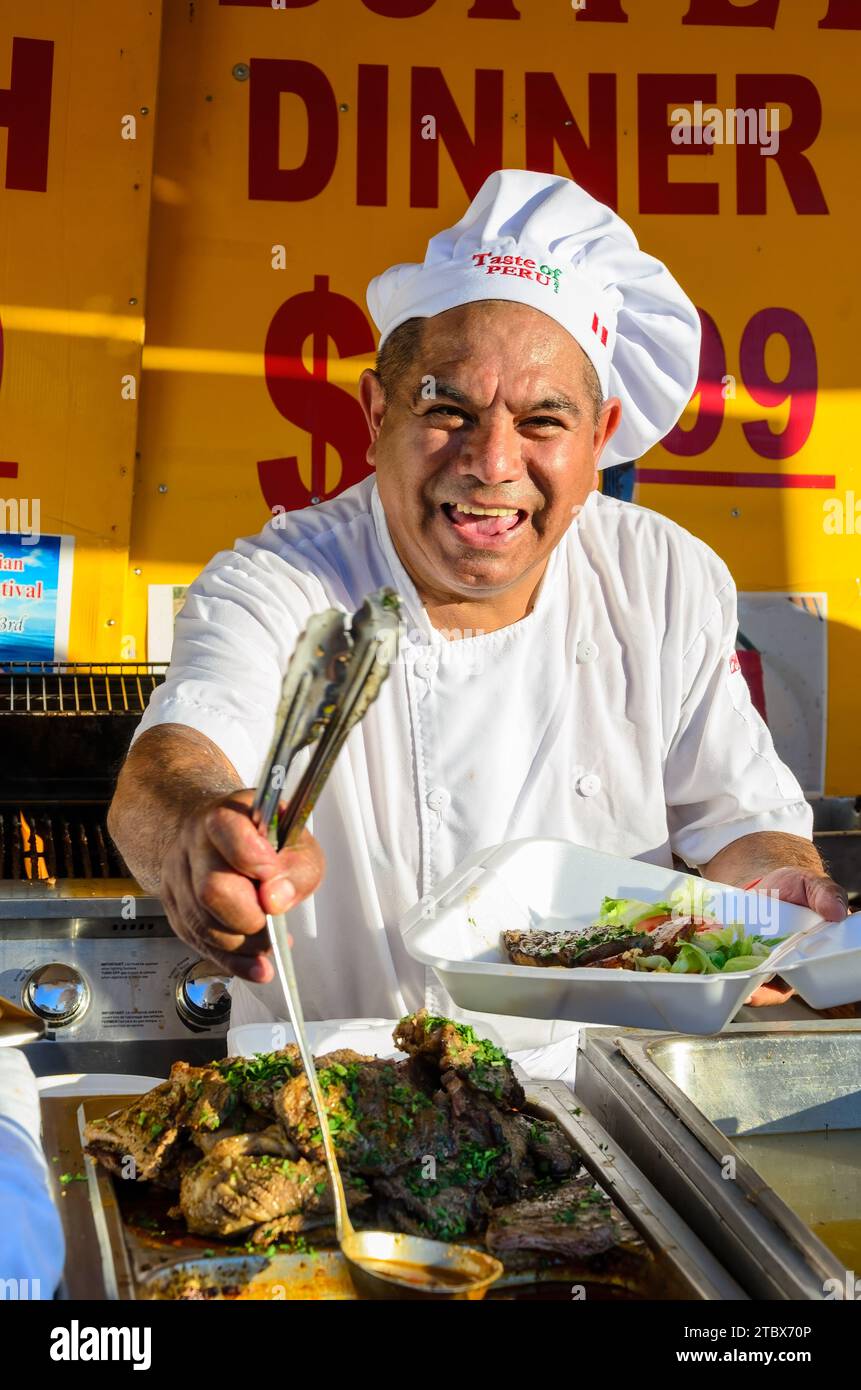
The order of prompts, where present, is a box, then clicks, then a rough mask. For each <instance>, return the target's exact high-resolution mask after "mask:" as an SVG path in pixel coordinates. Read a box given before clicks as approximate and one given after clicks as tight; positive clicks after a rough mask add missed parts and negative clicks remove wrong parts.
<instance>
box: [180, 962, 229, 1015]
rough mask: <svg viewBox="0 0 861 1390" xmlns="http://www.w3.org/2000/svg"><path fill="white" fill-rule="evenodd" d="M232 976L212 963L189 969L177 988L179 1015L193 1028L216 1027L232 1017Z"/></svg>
mask: <svg viewBox="0 0 861 1390" xmlns="http://www.w3.org/2000/svg"><path fill="white" fill-rule="evenodd" d="M229 983H230V976H229V975H226V974H225V973H224V972H223V971H221V970H219V968H218V966H217V965H213V964H212V961H208V960H199V961H197V963H196V964H195V965H192V966H189V968H188V970H186V972H185V974H184V975H183V976H182V978H181V979H180V980H179V982H178V984H177V987H176V1007H177V1011H178V1013H179V1016H180V1018H181V1019H183V1021H184V1022H185V1023H190V1024H191V1025H192V1026H193V1027H197V1028H199V1027H201V1026H203V1027H205V1028H212V1027H214V1026H215V1024H217V1023H226V1021H227V1019H228V1018H229V1017H230V1004H231V999H230V990H229V988H228V985H229Z"/></svg>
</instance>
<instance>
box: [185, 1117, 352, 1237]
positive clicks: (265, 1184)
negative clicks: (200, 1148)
mask: <svg viewBox="0 0 861 1390" xmlns="http://www.w3.org/2000/svg"><path fill="white" fill-rule="evenodd" d="M255 1138H256V1136H247V1135H239V1136H235V1137H233V1138H230V1139H223V1140H221V1142H220V1143H218V1144H216V1145H214V1147H213V1148H212V1150H211V1151H210V1153H209V1154H208V1155H207V1156H206V1158H202V1159H201V1160H200V1161H199V1162H198V1163H196V1164H195V1166H194V1167H193V1168H192V1169H190V1170H189V1172H187V1173H186V1174H185V1176H184V1178H183V1180H182V1186H181V1188H180V1196H179V1205H180V1208H181V1210H182V1214H183V1216H184V1217H185V1220H186V1223H187V1225H188V1229H189V1230H190V1231H193V1232H194V1233H195V1234H196V1235H204V1236H234V1235H241V1234H242V1233H243V1232H245V1231H250V1230H251V1228H252V1227H254V1226H259V1225H261V1224H262V1223H272V1222H275V1221H280V1220H283V1219H286V1218H288V1217H289V1218H291V1223H292V1224H291V1225H290V1226H289V1229H290V1230H291V1231H300V1230H303V1229H305V1228H306V1227H307V1226H309V1225H313V1224H315V1221H317V1223H318V1224H319V1219H320V1218H322V1219H326V1218H327V1217H328V1215H329V1214H330V1213H331V1212H332V1210H333V1202H332V1191H331V1187H330V1185H329V1179H328V1176H327V1173H326V1168H325V1165H324V1164H321V1163H309V1162H308V1161H307V1159H304V1158H300V1159H298V1160H297V1161H295V1162H294V1161H293V1160H291V1159H289V1158H279V1157H277V1156H276V1155H274V1154H272V1153H271V1152H264V1153H260V1152H257V1151H256V1146H255V1143H254V1139H255ZM249 1139H250V1140H251V1142H250V1143H249V1142H243V1140H249ZM267 1148H268V1145H267ZM345 1191H346V1196H347V1203H348V1205H356V1203H358V1202H363V1201H366V1200H367V1198H368V1196H369V1195H370V1194H369V1193H368V1191H367V1189H366V1188H364V1187H361V1188H360V1187H359V1186H358V1185H357V1184H356V1183H355V1182H353V1183H352V1184H347V1185H346V1186H345ZM285 1229H288V1228H285Z"/></svg>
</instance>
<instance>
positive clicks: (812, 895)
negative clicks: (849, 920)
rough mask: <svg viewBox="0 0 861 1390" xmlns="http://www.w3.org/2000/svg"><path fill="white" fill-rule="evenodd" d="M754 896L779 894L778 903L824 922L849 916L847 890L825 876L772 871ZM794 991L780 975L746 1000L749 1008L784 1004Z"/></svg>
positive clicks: (789, 870) (800, 872) (791, 869)
mask: <svg viewBox="0 0 861 1390" xmlns="http://www.w3.org/2000/svg"><path fill="white" fill-rule="evenodd" d="M756 891H757V893H767V892H772V893H775V892H776V893H778V894H779V896H780V900H781V902H785V903H797V904H798V906H799V907H809V908H811V909H812V910H813V911H814V912H815V913H817V914H818V916H820V917H823V918H824V919H825V920H826V921H827V922H842V920H843V918H844V917H845V916H846V915H847V913H848V912H849V899H848V897H847V895H846V889H845V888H841V887H840V885H839V883H835V882H834V880H833V878H829V877H828V875H827V874H817V873H813V872H812V871H811V870H809V869H793V868H786V869H772V870H771V872H770V873H767V874H766V875H765V876H764V877H763V878H761V879H760V880H759V882H758V883H757V884H756ZM794 993H795V990H794V989H793V988H792V986H791V985H787V984H785V983H784V982H783V981H782V980H781V978H780V976H779V975H777V976H775V977H774V979H773V980H772V981H771V983H770V984H767V985H760V986H759V989H755V990H754V992H753V994H752V995H751V996H750V998H749V999H748V1000H747V1003H748V1004H753V1005H759V1004H783V1003H785V1002H786V1000H787V999H789V998H790V997H791V996H792V995H793V994H794Z"/></svg>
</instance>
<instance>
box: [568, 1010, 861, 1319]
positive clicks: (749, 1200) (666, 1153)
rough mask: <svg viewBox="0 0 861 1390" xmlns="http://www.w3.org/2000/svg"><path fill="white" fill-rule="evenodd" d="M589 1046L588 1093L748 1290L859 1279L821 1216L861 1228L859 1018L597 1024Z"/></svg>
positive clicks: (818, 1295) (581, 1084)
mask: <svg viewBox="0 0 861 1390" xmlns="http://www.w3.org/2000/svg"><path fill="white" fill-rule="evenodd" d="M580 1048H581V1052H580V1056H579V1057H578V1067H577V1084H578V1090H579V1091H580V1093H581V1094H582V1095H583V1096H584V1098H585V1099H586V1102H587V1104H589V1105H590V1106H591V1107H592V1108H593V1110H594V1111H595V1113H596V1114H597V1115H598V1117H599V1119H600V1120H601V1121H602V1122H603V1123H604V1124H605V1125H606V1126H607V1129H608V1130H609V1131H610V1133H611V1134H612V1135H613V1137H614V1138H615V1139H616V1140H617V1141H618V1142H619V1143H622V1144H624V1145H625V1147H626V1149H627V1150H628V1152H629V1153H630V1154H631V1156H632V1158H634V1160H635V1161H636V1162H637V1163H638V1164H639V1166H640V1167H641V1168H642V1169H643V1171H644V1172H645V1173H646V1174H647V1176H649V1177H650V1178H651V1179H652V1181H653V1182H654V1183H655V1185H656V1186H657V1187H658V1188H659V1189H660V1191H661V1192H662V1193H663V1194H664V1196H665V1197H667V1198H668V1200H669V1201H671V1202H672V1203H673V1205H674V1206H675V1208H676V1210H677V1211H678V1212H679V1214H680V1215H682V1216H684V1218H685V1219H686V1220H687V1221H688V1223H689V1224H690V1225H691V1227H692V1228H693V1229H694V1230H695V1231H697V1233H698V1234H699V1235H700V1237H701V1238H702V1239H703V1240H704V1241H705V1242H706V1244H708V1245H709V1246H710V1248H711V1249H712V1250H714V1252H715V1254H716V1255H718V1257H719V1258H720V1259H721V1260H722V1261H723V1262H724V1264H725V1265H726V1267H727V1268H728V1269H730V1270H731V1271H732V1272H733V1274H734V1275H735V1276H736V1277H737V1278H738V1280H739V1282H740V1283H742V1284H743V1285H744V1287H745V1288H746V1290H747V1291H748V1293H749V1294H750V1295H751V1296H753V1297H762V1298H807V1299H825V1298H841V1297H843V1296H845V1290H847V1289H849V1288H850V1287H851V1288H852V1289H854V1279H855V1277H856V1276H855V1272H854V1270H852V1269H851V1268H850V1267H849V1265H848V1264H847V1263H846V1262H845V1261H844V1260H843V1259H842V1258H840V1257H838V1255H837V1254H835V1253H834V1252H833V1251H832V1250H831V1249H829V1248H828V1246H827V1245H825V1244H824V1243H823V1241H822V1240H820V1239H819V1238H818V1236H817V1235H816V1234H815V1231H814V1229H812V1226H813V1225H814V1223H819V1222H842V1223H846V1224H847V1226H851V1225H852V1224H853V1223H859V1226H858V1228H857V1229H861V1168H859V1167H858V1166H856V1159H855V1158H854V1157H853V1150H855V1141H856V1140H857V1139H858V1138H859V1134H861V1026H859V1024H858V1023H857V1022H853V1021H843V1020H822V1021H817V1022H814V1023H808V1022H791V1023H790V1022H787V1023H775V1024H763V1025H756V1024H734V1025H732V1026H731V1027H730V1028H728V1029H727V1030H726V1032H725V1033H724V1034H723V1035H722V1036H721V1037H718V1038H706V1037H699V1038H695V1037H687V1036H679V1035H673V1034H665V1035H658V1036H655V1035H654V1034H649V1035H644V1034H641V1033H635V1032H633V1031H629V1032H625V1033H620V1032H619V1031H618V1030H611V1029H588V1030H584V1034H583V1036H582V1037H581V1042H580ZM739 1140H740V1141H741V1143H740V1144H739V1143H737V1142H736V1141H739ZM855 1152H857V1150H855ZM728 1160H731V1161H728ZM757 1165H759V1167H758V1166H757ZM763 1167H764V1168H765V1170H766V1171H761V1169H762V1168H763ZM850 1280H851V1284H850ZM848 1296H849V1297H852V1296H853V1295H852V1293H850V1294H849V1295H848Z"/></svg>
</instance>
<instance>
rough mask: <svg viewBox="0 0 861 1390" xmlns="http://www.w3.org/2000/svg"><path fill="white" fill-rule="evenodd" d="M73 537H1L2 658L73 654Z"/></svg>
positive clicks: (50, 657)
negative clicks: (70, 647) (71, 636)
mask: <svg viewBox="0 0 861 1390" xmlns="http://www.w3.org/2000/svg"><path fill="white" fill-rule="evenodd" d="M73 555H74V538H73V537H71V536H40V537H39V539H38V540H36V541H35V542H34V540H33V537H32V535H21V534H9V535H0V662H4V661H63V660H66V659H67V657H68V654H69V615H70V612H71V594H72V562H73Z"/></svg>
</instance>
